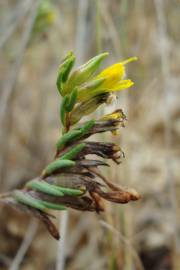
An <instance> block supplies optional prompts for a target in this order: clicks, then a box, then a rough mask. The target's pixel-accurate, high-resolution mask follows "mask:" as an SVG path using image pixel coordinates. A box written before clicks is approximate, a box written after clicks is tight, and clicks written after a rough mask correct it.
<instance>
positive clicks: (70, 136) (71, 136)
mask: <svg viewBox="0 0 180 270" xmlns="http://www.w3.org/2000/svg"><path fill="white" fill-rule="evenodd" d="M80 135H81V130H70V131H68V132H67V133H65V134H64V135H63V136H62V137H61V138H60V139H59V140H58V141H57V143H56V146H57V150H58V151H59V150H61V149H62V148H63V147H64V146H65V145H66V144H68V143H69V142H72V141H74V140H75V139H77V138H79V136H80Z"/></svg>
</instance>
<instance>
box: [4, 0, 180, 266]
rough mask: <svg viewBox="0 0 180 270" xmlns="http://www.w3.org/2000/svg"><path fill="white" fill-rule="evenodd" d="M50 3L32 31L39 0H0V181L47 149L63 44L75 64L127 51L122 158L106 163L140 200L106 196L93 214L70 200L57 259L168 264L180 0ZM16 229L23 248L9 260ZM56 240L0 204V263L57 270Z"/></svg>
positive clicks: (177, 250)
mask: <svg viewBox="0 0 180 270" xmlns="http://www.w3.org/2000/svg"><path fill="white" fill-rule="evenodd" d="M51 2H52V5H53V7H54V10H55V13H56V19H55V22H54V23H53V24H52V25H50V26H49V27H48V28H47V29H42V31H39V32H38V33H36V34H35V33H32V26H33V23H34V20H35V15H36V12H37V6H38V1H33V0H29V1H22V0H21V1H20V0H1V1H0V47H1V51H0V135H1V136H0V187H1V192H3V191H6V190H10V189H13V188H15V187H18V186H21V185H22V184H23V183H24V182H25V181H27V180H28V179H30V178H32V177H34V176H36V175H37V174H38V173H39V171H41V170H42V168H43V167H44V165H45V164H47V162H48V161H50V160H51V158H52V156H53V153H54V151H55V147H54V145H55V142H56V140H57V138H58V136H59V119H58V106H59V96H58V94H57V91H56V86H55V80H56V72H57V68H58V65H59V63H60V61H61V59H62V58H63V57H64V55H65V54H66V52H68V51H69V50H73V51H74V52H75V53H76V55H77V58H78V63H82V62H83V61H85V60H87V59H88V58H89V57H92V56H94V55H95V54H97V53H98V52H101V51H109V52H110V57H109V58H108V62H107V64H111V63H113V62H115V61H118V60H119V59H120V60H121V59H126V58H127V57H130V56H134V55H135V56H138V57H139V61H138V62H137V63H133V64H131V65H129V66H128V76H129V77H130V78H132V79H133V80H134V81H135V86H134V87H133V89H130V90H128V91H125V92H121V93H120V94H119V99H118V100H117V102H116V105H115V106H116V107H117V106H118V107H120V108H123V110H124V111H125V113H126V114H127V116H128V125H127V127H126V128H125V129H123V130H122V132H121V134H120V136H119V137H117V138H116V140H117V142H120V144H121V147H122V149H123V150H124V151H125V153H126V159H125V160H124V162H123V163H122V164H121V165H120V166H119V168H117V167H113V169H112V170H111V171H107V174H108V175H109V177H110V178H111V179H113V180H114V181H116V182H119V183H122V184H124V185H127V186H132V187H135V188H136V189H137V190H138V191H139V192H140V193H141V194H142V199H141V201H139V202H136V203H130V204H128V205H122V206H119V205H112V204H109V203H108V204H107V207H106V209H107V211H106V213H104V214H103V215H100V216H97V215H96V214H92V213H79V212H76V211H71V210H70V215H69V223H68V229H67V237H66V244H65V247H64V248H65V259H66V261H65V262H66V264H65V268H64V269H67V270H81V269H86V270H106V269H108V270H109V269H110V270H115V269H118V270H120V269H123V270H130V269H132V270H133V269H145V270H146V269H148V270H166V269H176V270H179V269H180V259H179V258H180V257H179V256H180V227H179V220H180V211H179V205H180V200H179V196H180V180H179V175H180V165H179V157H180V148H179V143H180V104H179V100H180V92H179V86H180V80H179V72H180V66H179V65H178V64H179V62H180V50H179V41H180V35H179V24H180V22H179V8H180V7H179V5H180V2H179V1H178V0H177V1H175V0H171V1H170V0H169V1H168V0H153V1H145V0H111V1H108V0H99V1H98V0H96V1H95V0H79V1H78V0H74V1H73V0H69V1H65V0H53V1H51ZM29 40H30V41H29ZM112 109H114V105H113V106H110V107H105V108H102V109H101V110H104V111H108V112H109V111H111V110H112ZM107 136H111V135H107ZM105 139H106V138H105ZM112 139H113V140H114V138H112ZM24 237H26V238H25V239H26V241H25V244H27V247H26V246H25V249H26V248H27V252H26V254H23V252H22V254H21V255H22V256H20V257H21V259H22V263H21V266H20V267H19V268H13V267H16V266H17V257H16V261H15V256H16V255H17V252H19V248H20V245H21V243H22V241H23V240H24ZM27 239H29V242H28V241H27ZM29 245H30V246H29ZM57 245H58V244H57V242H55V241H54V240H53V239H51V238H50V236H49V235H48V234H47V233H46V231H45V230H44V228H43V227H42V226H39V227H38V228H37V224H36V223H35V222H34V221H30V219H27V217H24V216H22V215H20V214H19V213H17V212H14V210H13V209H8V208H2V207H0V269H2V270H4V269H11V270H12V269H14V270H15V269H22V270H31V269H37V270H41V269H42V270H46V269H47V270H52V269H57V270H62V269H58V266H57V267H56V265H57V263H56V262H57V261H58V256H59V255H58V254H57V253H58V252H57V250H58V249H57ZM28 246H29V247H28ZM14 265H15V266H14ZM10 267H11V268H10Z"/></svg>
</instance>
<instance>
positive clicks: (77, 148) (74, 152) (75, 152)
mask: <svg viewBox="0 0 180 270" xmlns="http://www.w3.org/2000/svg"><path fill="white" fill-rule="evenodd" d="M85 146H86V144H85V143H81V144H78V145H76V146H74V147H73V148H72V149H71V150H70V151H68V152H67V153H66V154H64V155H63V156H62V157H61V158H60V159H62V160H63V159H74V158H75V157H76V156H77V155H78V154H79V153H80V152H81V151H82V150H83V148H84V147H85Z"/></svg>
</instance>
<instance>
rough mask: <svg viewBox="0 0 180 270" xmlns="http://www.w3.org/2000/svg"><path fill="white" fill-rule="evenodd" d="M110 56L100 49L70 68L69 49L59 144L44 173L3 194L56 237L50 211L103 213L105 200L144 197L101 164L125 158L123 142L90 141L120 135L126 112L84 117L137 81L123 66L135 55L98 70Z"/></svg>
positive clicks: (61, 88)
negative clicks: (114, 179)
mask: <svg viewBox="0 0 180 270" xmlns="http://www.w3.org/2000/svg"><path fill="white" fill-rule="evenodd" d="M107 55H108V53H102V54H99V55H97V56H95V57H93V58H92V59H90V60H89V61H88V62H86V63H85V64H83V65H82V66H80V67H78V68H77V69H76V70H74V71H72V68H73V65H74V62H75V56H74V55H73V53H71V52H70V53H68V54H67V56H66V57H65V58H64V60H63V61H62V63H61V64H60V66H59V69H58V76H57V82H56V85H57V89H58V92H59V94H60V95H61V97H62V104H61V106H60V120H61V123H62V126H63V128H62V135H61V136H60V138H59V139H58V141H57V144H56V154H55V158H54V160H53V161H52V162H50V163H49V164H48V165H47V166H46V167H45V168H44V170H43V171H42V173H41V174H40V176H38V177H37V178H35V179H33V180H30V181H28V182H27V183H26V184H25V186H24V187H23V188H22V189H21V190H13V191H12V192H10V193H9V194H7V195H5V196H1V197H0V202H1V203H5V204H10V205H11V206H13V207H15V208H17V209H18V210H21V211H24V212H26V213H28V214H31V215H33V216H35V217H37V218H39V219H40V220H41V221H42V222H43V223H44V224H45V225H46V227H47V229H48V231H49V232H50V234H51V235H52V236H53V237H54V238H55V239H59V238H60V234H59V232H58V230H57V228H56V227H55V225H54V223H53V222H52V218H53V216H52V214H51V213H50V212H49V211H50V210H56V211H63V210H66V209H67V207H70V208H73V209H76V210H79V211H90V212H92V211H94V212H96V213H100V212H101V211H104V203H103V200H108V201H110V202H113V203H123V204H124V203H128V202H129V201H135V200H138V199H139V198H140V195H139V194H138V193H137V191H136V190H134V189H129V188H124V187H120V186H117V185H115V184H114V183H111V181H110V180H109V179H107V178H106V177H105V176H104V175H103V174H102V173H101V171H100V169H99V168H100V167H101V166H109V165H108V163H107V162H106V160H108V159H111V160H112V161H114V162H115V163H116V164H119V163H121V161H122V159H123V158H124V153H123V151H122V150H121V148H120V147H119V145H117V144H116V143H112V142H97V141H94V140H93V141H88V138H89V137H90V136H91V135H93V134H97V133H104V132H108V131H109V132H112V133H113V134H114V135H115V134H117V132H118V129H119V128H120V127H124V126H125V122H126V116H125V114H124V113H123V111H122V110H121V109H117V110H116V111H114V112H112V113H110V114H107V115H104V116H101V117H100V118H99V119H91V120H89V121H85V122H83V121H82V119H83V118H84V116H88V115H90V114H91V113H92V112H94V111H96V110H97V109H98V108H99V107H100V106H101V105H102V104H104V103H105V104H109V103H110V102H112V100H113V99H112V96H114V93H115V92H117V91H120V90H123V89H126V88H129V87H131V86H132V85H133V82H132V81H131V80H130V79H128V80H127V79H126V80H125V79H124V76H125V65H126V64H127V63H129V62H131V61H134V60H136V58H135V57H132V58H130V59H128V60H126V61H123V62H119V63H116V64H114V65H112V66H110V67H108V68H106V69H105V70H103V71H101V72H100V73H99V74H97V75H95V73H96V72H97V70H98V69H99V66H100V64H101V63H102V61H103V60H104V59H105V58H106V57H107ZM92 155H93V156H92ZM94 156H96V157H97V158H94ZM99 157H100V158H101V159H99ZM102 158H103V160H102ZM66 217H67V216H66Z"/></svg>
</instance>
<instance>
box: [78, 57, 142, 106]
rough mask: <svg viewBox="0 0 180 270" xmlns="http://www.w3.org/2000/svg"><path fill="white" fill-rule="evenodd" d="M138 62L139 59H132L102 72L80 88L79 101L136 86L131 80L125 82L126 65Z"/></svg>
mask: <svg viewBox="0 0 180 270" xmlns="http://www.w3.org/2000/svg"><path fill="white" fill-rule="evenodd" d="M136 60H137V57H131V58H129V59H127V60H125V61H123V62H119V63H116V64H114V65H112V66H110V67H108V68H106V69H104V70H103V71H101V72H100V73H99V74H98V75H97V76H96V77H95V78H94V79H93V80H92V81H90V82H88V83H87V85H85V86H82V87H80V88H79V91H78V101H81V102H82V101H85V100H87V99H89V98H92V97H93V96H96V95H99V94H102V93H107V92H115V91H120V90H123V89H127V88H129V87H131V86H132V85H133V84H134V83H133V81H131V80H130V79H126V80H124V77H125V65H126V64H127V63H129V62H132V61H136Z"/></svg>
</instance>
